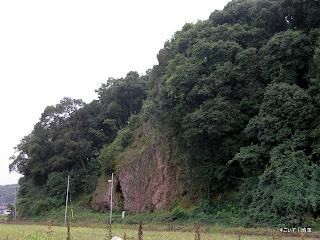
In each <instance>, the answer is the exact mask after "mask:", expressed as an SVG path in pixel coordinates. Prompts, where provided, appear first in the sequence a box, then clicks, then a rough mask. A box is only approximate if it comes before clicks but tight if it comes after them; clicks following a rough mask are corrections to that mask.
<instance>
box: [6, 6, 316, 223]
mask: <svg viewBox="0 0 320 240" xmlns="http://www.w3.org/2000/svg"><path fill="white" fill-rule="evenodd" d="M204 7H205V6H204ZM157 57H158V65H156V66H154V67H153V68H152V69H151V70H149V71H147V73H146V74H145V75H143V76H139V75H138V74H137V73H136V72H130V73H128V74H127V76H126V77H124V78H120V79H109V80H108V82H107V83H106V84H103V85H102V86H101V88H99V89H98V90H97V93H98V96H99V100H97V101H93V102H91V103H89V104H85V103H84V102H82V101H81V100H74V99H69V98H65V99H63V100H62V101H61V102H60V103H59V104H57V105H56V106H49V107H47V108H46V109H45V111H44V113H43V114H42V116H41V119H40V121H39V122H38V123H37V124H36V125H35V127H34V130H33V131H32V132H31V133H30V134H29V135H28V136H26V137H24V138H23V139H22V141H21V142H20V144H19V145H18V146H17V155H16V156H15V157H13V158H12V161H13V162H12V164H11V165H10V167H11V169H12V170H16V171H18V172H20V173H22V174H23V175H24V177H23V178H22V179H21V180H20V182H19V184H20V185H21V187H20V192H19V194H20V204H19V210H20V212H21V214H22V215H23V214H25V215H32V214H40V213H41V212H43V211H46V210H48V209H50V208H53V207H55V206H58V205H59V204H62V203H63V200H64V194H65V193H64V188H65V181H66V180H65V179H66V177H67V175H68V174H70V175H71V178H72V179H73V184H72V191H73V194H74V195H75V196H76V195H81V194H91V193H92V192H93V191H94V190H95V188H96V184H97V181H98V179H99V178H100V177H101V176H103V175H108V174H109V173H111V172H113V171H115V170H116V171H117V172H119V171H121V166H124V165H123V162H121V164H122V165H121V164H119V163H120V161H121V160H123V159H124V158H123V156H125V155H127V154H128V150H127V149H129V148H130V147H131V149H132V148H134V146H133V145H135V144H136V145H138V143H137V142H136V141H135V140H136V139H137V138H141V134H140V135H139V134H137V133H138V131H137V129H138V128H139V127H141V125H143V124H144V123H148V124H149V125H151V126H152V128H154V129H155V131H158V132H161V135H163V136H164V137H165V138H166V141H167V142H168V143H167V147H168V148H169V150H170V151H169V152H170V164H171V165H175V167H176V166H178V167H179V169H180V170H179V171H178V172H180V173H181V175H182V177H183V178H184V180H185V181H184V183H185V184H186V185H187V189H185V190H184V192H183V194H182V195H183V196H181V197H185V196H189V199H191V200H190V201H191V202H192V204H194V205H197V204H200V205H201V206H202V208H199V209H200V210H201V209H202V210H203V211H204V212H205V213H214V208H215V206H216V204H218V202H219V199H220V200H221V199H222V198H228V199H229V200H228V201H230V204H231V205H232V209H238V210H239V211H238V212H241V213H242V214H243V216H245V217H244V218H246V219H247V224H251V225H255V224H263V223H272V224H291V225H295V224H300V223H302V222H303V221H306V220H308V221H309V222H310V221H311V222H312V221H314V220H315V219H316V218H317V217H318V216H319V215H320V195H319V194H318V189H319V187H320V175H319V173H320V172H319V170H320V168H319V164H320V163H319V155H320V119H319V116H320V114H319V111H320V85H319V84H320V2H319V1H317V0H233V1H231V2H229V3H228V4H227V5H226V6H225V8H224V9H223V10H222V11H214V12H213V13H212V14H211V15H210V17H209V19H208V20H206V21H199V22H197V23H195V24H191V23H187V24H185V25H184V26H183V28H182V29H181V30H180V31H177V32H176V33H175V34H174V36H173V37H172V39H171V40H170V41H168V42H166V43H165V44H164V48H163V49H161V50H160V51H159V53H158V56H157ZM137 119H138V120H137ZM140 121H142V123H141V122H140ZM128 123H129V126H128ZM130 123H135V124H131V125H130ZM149 140H150V139H148V136H146V137H145V138H144V140H143V141H145V142H148V141H149ZM141 141H142V140H141ZM163 142H165V141H163ZM133 143H134V144H133ZM145 146H146V148H148V146H150V145H148V144H146V145H145ZM126 151H127V152H126ZM145 151H146V149H143V151H142V150H141V154H143V153H144V152H145ZM141 162H143V161H141ZM171 165H169V166H171ZM154 168H155V171H156V168H157V166H155V167H154ZM149 174H152V171H151V172H149ZM120 183H121V181H120ZM121 187H122V186H120V187H119V188H117V189H118V190H117V191H118V193H119V194H120V195H121V194H122V193H123V194H124V193H125V191H126V189H124V188H122V190H121ZM121 191H122V192H121ZM42 196H47V197H46V198H45V199H43V198H42ZM123 196H125V195H123ZM123 196H122V198H121V197H120V199H121V201H122V202H123V201H124V202H125V204H126V201H127V200H126V199H125V198H123ZM192 196H195V197H192ZM178 198H179V197H178ZM35 200H37V201H35ZM128 206H129V205H128ZM229 206H230V205H229ZM129 210H130V209H129ZM200 210H199V211H200ZM202 210H201V211H202ZM310 219H311V220H310Z"/></svg>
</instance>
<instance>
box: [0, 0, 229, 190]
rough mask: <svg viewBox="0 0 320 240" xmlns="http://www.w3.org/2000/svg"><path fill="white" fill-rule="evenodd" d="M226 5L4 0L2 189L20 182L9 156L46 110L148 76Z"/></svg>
mask: <svg viewBox="0 0 320 240" xmlns="http://www.w3.org/2000/svg"><path fill="white" fill-rule="evenodd" d="M227 2H229V0H197V1H189V0H176V1H175V0H162V1H150V0H149V1H146V0H135V1H132V0H131V1H129V0H123V1H109V0H104V1H102V0H92V1H83V0H55V1H52V0H51V1H49V0H28V1H26V0H4V1H0V83H1V88H0V89H1V93H0V110H1V117H0V133H1V135H0V185H5V184H15V183H17V182H18V179H19V177H20V175H18V174H16V173H11V174H9V167H8V166H9V164H10V161H9V157H10V156H12V155H13V154H14V150H13V147H14V146H16V145H17V144H19V142H20V140H21V139H22V138H23V137H24V136H26V135H28V134H29V133H31V131H32V129H33V126H34V125H35V124H36V123H37V122H38V121H39V118H40V116H41V113H42V112H43V111H44V109H45V107H47V106H49V105H55V104H57V103H59V101H60V100H61V99H62V98H63V97H71V98H81V99H82V100H84V101H85V102H86V103H89V102H91V101H92V100H94V99H97V95H96V93H95V92H94V90H95V89H98V88H99V87H100V86H101V83H105V82H106V80H107V79H108V77H114V78H119V77H124V76H125V75H126V74H127V73H128V72H129V71H138V72H139V73H140V74H144V73H145V71H146V70H147V69H149V68H152V67H153V65H155V64H157V58H156V56H157V53H158V51H159V50H160V49H161V48H162V47H163V45H164V43H165V41H166V40H169V39H170V38H171V37H172V35H173V34H174V32H176V31H178V30H180V29H181V28H182V26H183V25H184V24H185V23H186V22H193V23H195V22H197V20H206V19H208V18H209V15H210V13H211V12H213V11H214V10H215V9H223V7H224V6H225V5H226V4H227Z"/></svg>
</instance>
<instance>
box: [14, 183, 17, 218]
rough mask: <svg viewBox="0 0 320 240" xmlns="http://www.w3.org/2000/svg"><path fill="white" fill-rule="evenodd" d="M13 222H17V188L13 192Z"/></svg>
mask: <svg viewBox="0 0 320 240" xmlns="http://www.w3.org/2000/svg"><path fill="white" fill-rule="evenodd" d="M14 220H17V188H16V189H15V190H14Z"/></svg>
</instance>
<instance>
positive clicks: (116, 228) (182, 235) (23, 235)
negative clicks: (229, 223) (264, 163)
mask: <svg viewBox="0 0 320 240" xmlns="http://www.w3.org/2000/svg"><path fill="white" fill-rule="evenodd" d="M225 231H227V230H225ZM112 233H113V236H119V237H121V238H124V235H125V234H126V239H127V240H129V239H130V240H134V239H138V227H136V228H133V227H130V226H124V225H113V228H112ZM70 236H71V239H73V240H87V239H88V240H89V239H92V240H100V239H101V240H103V239H104V240H106V239H108V236H109V233H108V230H107V229H102V228H87V227H74V226H72V227H71V228H70ZM7 239H8V240H9V239H10V240H16V239H19V240H22V239H23V240H29V239H30V240H31V239H34V240H35V239H39V240H40V239H41V240H49V239H50V240H54V239H67V227H66V226H52V227H51V228H48V226H46V225H27V224H26V225H15V224H0V240H7ZM143 239H144V240H194V239H195V232H192V231H185V232H184V231H181V230H180V231H163V230H157V229H150V228H149V229H148V228H147V230H144V231H143ZM238 239H241V240H273V239H283V240H284V239H286V240H299V239H309V240H311V239H315V238H306V237H302V236H299V237H286V236H285V234H282V235H279V234H277V236H274V235H268V236H257V235H241V236H240V238H239V235H238V234H232V233H230V232H222V231H221V232H218V233H203V232H201V240H238Z"/></svg>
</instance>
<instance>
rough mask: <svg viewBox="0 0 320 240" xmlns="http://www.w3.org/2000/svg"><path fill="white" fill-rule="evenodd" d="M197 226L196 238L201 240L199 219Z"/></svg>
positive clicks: (195, 239)
mask: <svg viewBox="0 0 320 240" xmlns="http://www.w3.org/2000/svg"><path fill="white" fill-rule="evenodd" d="M195 228H196V235H195V237H194V240H201V237H200V224H199V220H198V221H197V224H196V226H195Z"/></svg>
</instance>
